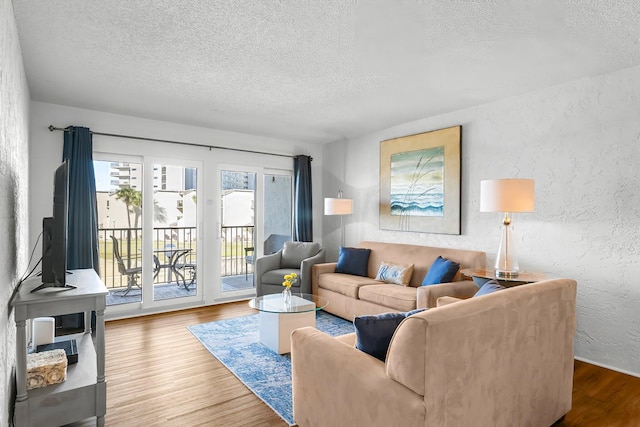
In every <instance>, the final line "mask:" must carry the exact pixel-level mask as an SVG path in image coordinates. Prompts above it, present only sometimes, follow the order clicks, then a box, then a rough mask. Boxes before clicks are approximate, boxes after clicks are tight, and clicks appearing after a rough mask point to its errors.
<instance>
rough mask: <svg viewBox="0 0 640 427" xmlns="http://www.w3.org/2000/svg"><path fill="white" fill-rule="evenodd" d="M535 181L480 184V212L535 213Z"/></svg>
mask: <svg viewBox="0 0 640 427" xmlns="http://www.w3.org/2000/svg"><path fill="white" fill-rule="evenodd" d="M534 188H535V184H534V181H533V179H490V180H485V181H481V182H480V212H533V207H534V202H535V194H534Z"/></svg>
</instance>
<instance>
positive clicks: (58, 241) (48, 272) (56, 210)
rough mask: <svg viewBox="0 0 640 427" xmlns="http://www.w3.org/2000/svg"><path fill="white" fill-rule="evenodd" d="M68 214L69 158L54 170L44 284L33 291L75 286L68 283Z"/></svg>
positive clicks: (44, 247) (44, 232)
mask: <svg viewBox="0 0 640 427" xmlns="http://www.w3.org/2000/svg"><path fill="white" fill-rule="evenodd" d="M68 215H69V164H68V162H67V161H66V160H65V161H64V163H62V164H61V165H60V166H58V168H57V169H56V172H55V174H54V180H53V216H52V217H47V218H43V219H42V285H40V286H38V287H37V288H35V289H34V290H33V291H32V292H35V291H37V290H40V289H43V288H51V287H54V288H74V287H75V286H71V285H69V284H67V283H66V276H67V223H68Z"/></svg>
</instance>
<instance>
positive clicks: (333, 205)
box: [324, 198, 353, 215]
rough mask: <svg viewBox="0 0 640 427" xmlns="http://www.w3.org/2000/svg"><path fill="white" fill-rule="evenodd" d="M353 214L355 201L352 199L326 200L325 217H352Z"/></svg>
mask: <svg viewBox="0 0 640 427" xmlns="http://www.w3.org/2000/svg"><path fill="white" fill-rule="evenodd" d="M352 213H353V200H351V199H331V198H326V199H324V214H325V215H351V214H352Z"/></svg>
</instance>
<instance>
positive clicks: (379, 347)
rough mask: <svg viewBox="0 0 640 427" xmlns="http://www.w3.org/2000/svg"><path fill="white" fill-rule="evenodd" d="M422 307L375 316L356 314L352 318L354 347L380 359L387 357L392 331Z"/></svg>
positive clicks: (383, 359)
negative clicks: (354, 337) (354, 330)
mask: <svg viewBox="0 0 640 427" xmlns="http://www.w3.org/2000/svg"><path fill="white" fill-rule="evenodd" d="M421 311H424V308H419V309H417V310H411V311H408V312H406V313H383V314H378V315H377V316H357V317H356V318H355V319H353V326H355V328H356V348H357V349H358V350H360V351H364V352H365V353H368V354H370V355H371V356H373V357H375V358H377V359H380V360H382V361H383V362H384V361H385V359H386V358H387V349H388V348H389V344H390V343H391V338H393V333H394V332H395V331H396V329H397V328H398V325H400V322H402V321H403V320H404V319H405V318H407V317H409V316H411V315H412V314H416V313H420V312H421Z"/></svg>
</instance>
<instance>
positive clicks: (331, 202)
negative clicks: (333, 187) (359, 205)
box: [324, 190, 353, 246]
mask: <svg viewBox="0 0 640 427" xmlns="http://www.w3.org/2000/svg"><path fill="white" fill-rule="evenodd" d="M352 213H353V200H352V199H343V198H342V190H338V198H325V199H324V214H325V215H340V246H344V226H343V224H342V217H343V216H344V215H351V214H352Z"/></svg>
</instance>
